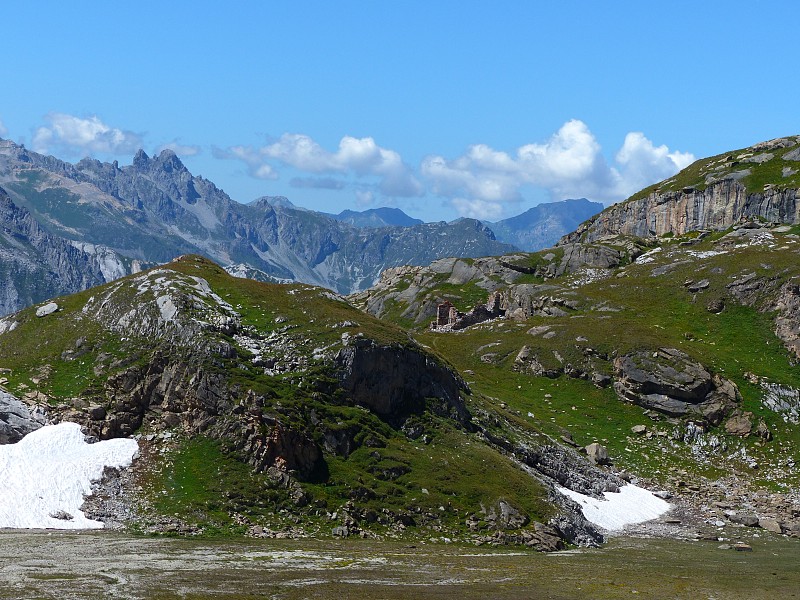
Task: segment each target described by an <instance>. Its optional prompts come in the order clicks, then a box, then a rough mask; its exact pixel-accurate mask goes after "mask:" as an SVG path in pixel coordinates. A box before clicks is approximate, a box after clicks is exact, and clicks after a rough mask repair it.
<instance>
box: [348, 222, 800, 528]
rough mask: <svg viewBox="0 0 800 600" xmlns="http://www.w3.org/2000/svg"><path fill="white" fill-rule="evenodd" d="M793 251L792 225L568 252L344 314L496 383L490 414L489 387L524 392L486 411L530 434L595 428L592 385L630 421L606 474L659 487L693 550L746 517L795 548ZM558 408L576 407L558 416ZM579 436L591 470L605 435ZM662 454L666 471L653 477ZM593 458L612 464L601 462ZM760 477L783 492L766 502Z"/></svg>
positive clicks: (591, 245)
mask: <svg viewBox="0 0 800 600" xmlns="http://www.w3.org/2000/svg"><path fill="white" fill-rule="evenodd" d="M576 239H577V238H576ZM797 239H798V238H797V234H796V229H795V228H793V227H791V226H788V225H776V224H768V223H762V222H760V221H744V222H742V223H737V224H736V225H735V226H734V227H730V228H728V229H727V230H726V231H722V232H718V233H713V232H710V231H708V230H706V231H702V232H697V233H694V232H693V233H691V234H690V235H688V236H685V237H682V238H681V237H675V238H669V237H668V238H662V239H657V240H656V239H652V238H636V237H628V236H609V237H604V238H602V239H601V240H599V241H595V242H581V241H573V242H569V243H567V242H562V244H561V245H560V246H557V247H555V248H552V249H546V250H543V251H541V252H538V253H535V254H532V255H526V254H516V255H511V256H505V257H499V258H487V259H477V260H474V261H464V260H461V261H458V260H452V261H437V262H435V263H432V264H431V265H430V266H428V267H414V268H400V269H393V270H389V271H387V272H385V273H384V275H383V277H382V280H381V282H380V283H379V285H377V286H376V287H374V288H373V289H371V290H367V291H366V292H364V293H361V294H357V295H354V296H352V299H353V301H354V302H356V303H357V304H358V305H360V306H362V307H363V308H364V309H365V310H367V311H369V312H372V313H373V314H376V315H380V316H382V318H385V319H389V320H395V321H398V322H401V323H407V324H409V325H410V326H411V327H412V328H415V329H417V330H418V331H419V332H420V333H419V334H418V335H420V336H422V339H423V340H424V341H425V342H426V343H427V344H430V345H432V346H433V347H436V348H438V349H439V350H440V351H442V352H443V353H444V354H445V356H447V357H448V358H450V359H451V360H453V361H454V363H455V364H456V365H457V366H458V367H459V368H460V369H462V372H467V373H471V374H470V377H469V378H468V379H470V380H473V379H474V380H481V379H484V380H490V381H493V382H495V383H494V385H493V386H489V387H486V386H483V387H478V388H477V389H476V386H477V384H474V385H473V390H474V391H477V393H483V394H485V395H486V397H487V399H489V401H490V402H491V401H492V400H491V398H492V397H495V396H497V395H498V394H500V392H499V391H496V389H495V388H496V387H497V386H498V385H500V386H502V383H500V382H499V381H498V380H500V381H502V380H507V379H509V378H510V377H513V379H512V381H513V382H514V383H516V384H517V385H515V386H513V387H510V389H506V388H503V389H504V391H503V393H502V395H500V397H499V398H497V399H496V400H494V401H495V402H497V403H499V406H500V407H501V408H503V409H504V410H507V411H512V409H511V407H512V406H514V407H516V409H515V410H514V411H512V412H514V413H515V414H517V415H518V416H519V417H523V416H524V415H525V410H526V409H525V408H523V407H531V408H527V411H528V418H530V419H536V420H537V421H539V420H540V419H541V418H542V415H548V414H551V415H554V416H553V417H552V420H553V421H555V422H564V423H569V422H570V419H569V418H567V417H565V416H564V415H569V414H570V411H578V413H577V415H578V416H580V413H581V411H585V412H590V413H596V412H597V408H596V406H597V405H596V404H595V405H592V404H585V398H578V399H576V398H575V395H579V396H587V394H589V393H590V392H589V391H587V388H586V384H589V385H591V386H592V387H594V388H595V389H596V390H598V391H597V392H596V394H595V396H596V399H595V402H610V401H611V400H612V399H613V400H615V401H616V402H618V403H621V405H623V406H628V407H630V408H631V410H632V411H633V412H631V413H630V414H629V413H627V412H625V414H626V415H628V416H626V417H625V419H629V421H628V423H629V424H630V425H629V427H630V429H631V433H629V434H628V435H624V434H622V435H621V434H620V433H619V432H618V431H617V432H606V434H605V435H606V436H609V437H606V438H603V439H606V442H604V445H608V444H611V448H609V449H608V451H607V452H608V460H609V461H610V463H611V465H612V466H611V469H612V470H614V471H616V470H617V469H625V470H626V471H627V472H628V473H635V474H637V475H638V476H639V477H645V479H644V481H648V482H649V485H651V486H654V487H655V486H658V487H656V488H655V489H658V488H659V487H660V488H663V489H664V490H665V492H664V493H665V494H666V495H667V496H668V497H670V498H672V499H673V500H674V501H676V502H678V503H679V505H680V506H681V507H682V508H680V510H677V512H676V514H683V515H684V516H683V517H681V519H683V520H684V521H685V524H687V525H688V526H689V528H690V530H689V532H688V533H687V532H686V531H684V533H686V534H687V535H690V536H692V535H700V536H701V537H702V536H705V535H712V534H713V533H712V532H714V531H716V532H717V533H716V534H713V535H719V536H723V535H729V533H723V532H721V529H720V527H721V528H722V529H726V528H730V527H737V526H741V523H740V521H739V520H737V519H739V517H738V516H737V515H741V514H747V515H755V517H756V521H755V522H756V524H758V523H759V522H760V519H763V520H764V525H762V527H764V528H766V527H769V528H770V530H771V531H774V532H777V533H783V534H789V535H794V533H792V532H795V530H796V527H797V521H798V515H797V514H796V510H795V507H796V506H797V504H798V502H800V498H798V496H797V494H796V492H795V491H793V490H795V486H796V482H797V480H798V479H797V477H798V472H797V469H796V466H795V465H796V461H797V460H798V457H797V456H796V447H797V446H796V445H795V442H793V441H792V440H795V439H796V436H797V433H798V432H797V430H796V429H795V426H794V424H795V423H796V421H797V416H796V415H797V414H798V413H797V410H798V401H797V398H798V397H800V396H798V394H800V392H798V389H800V381H798V380H797V379H796V378H795V377H794V375H793V373H794V369H793V368H792V365H795V364H796V361H797V360H798V359H800V354H798V352H797V349H798V346H797V339H798V331H800V326H798V323H800V312H798V309H797V306H798V302H797V277H798V271H797V262H796V256H797V253H798V251H799V248H800V247H798V245H797V243H798V242H797ZM486 295H489V296H490V298H491V297H492V296H493V295H494V296H498V295H499V298H500V299H499V307H500V309H501V310H499V311H498V313H497V314H492V315H490V316H489V317H488V318H487V319H484V320H483V321H476V322H475V323H471V324H469V326H468V327H466V328H465V329H457V330H456V329H455V328H441V327H432V328H431V329H430V330H429V332H426V333H424V334H423V333H422V331H423V329H427V326H428V324H429V323H431V322H432V321H433V320H434V319H435V318H436V316H437V307H438V306H441V305H443V303H448V305H452V306H453V307H454V309H453V310H458V311H466V310H468V309H469V307H471V306H476V307H480V306H481V303H482V302H484V301H485V298H486ZM476 300H477V301H476ZM661 307H669V308H668V309H667V308H661ZM477 312H478V309H477V308H476V309H474V311H473V313H475V314H477ZM462 314H463V313H462ZM450 336H452V337H453V342H452V343H451V342H449V341H447V339H448V338H449V337H450ZM732 338H733V339H736V340H739V341H737V342H733V341H731V340H732ZM745 339H746V340H748V341H747V342H744V341H743V340H745ZM756 339H758V340H759V341H756ZM775 345H777V348H775ZM749 346H750V347H749ZM756 346H757V347H758V348H760V350H758V351H755V350H753V347H756ZM765 352H769V353H770V354H769V358H764V357H765V354H764V353H765ZM745 365H747V366H746V367H745ZM473 371H474V374H472V372H473ZM479 373H480V374H481V375H479ZM514 374H518V376H514ZM548 380H549V381H551V382H553V383H552V384H548V383H544V382H546V381H548ZM790 381H791V382H792V383H790ZM571 382H575V383H571ZM582 382H585V383H582ZM527 386H539V387H540V389H544V390H548V393H544V392H540V393H538V394H537V393H535V392H534V393H533V394H532V396H533V397H534V398H536V397H537V396H538V398H539V400H533V399H532V398H531V397H530V396H528V395H526V393H525V392H522V391H520V392H517V391H516V389H515V388H517V389H519V390H525V389H526V387H527ZM571 390H574V391H571ZM579 390H580V391H579ZM565 393H566V394H567V397H571V398H572V399H571V400H562V401H561V402H562V404H561V406H562V407H563V408H562V409H561V410H554V408H555V407H556V406H558V405H559V404H558V398H559V397H563V396H564V395H565ZM528 394H530V392H528ZM542 394H543V398H542ZM601 399H602V400H601ZM582 402H584V403H582ZM504 407H507V408H504ZM606 410H609V411H612V412H613V411H614V410H615V409H611V408H609V409H606ZM627 410H628V409H627V408H626V409H625V411H627ZM637 411H639V412H638V413H637ZM609 414H610V413H609ZM637 414H639V415H640V416H639V418H638V419H637V418H636V415H637ZM593 418H594V419H598V418H600V419H603V418H604V416H603V415H602V413H601V414H600V415H598V416H595V417H593ZM617 418H619V416H618V417H617ZM642 418H644V422H645V423H647V422H649V421H652V422H653V423H654V425H653V426H651V425H644V424H642ZM609 419H611V417H609ZM578 422H579V423H580V420H578ZM623 422H624V421H623ZM595 425H598V423H597V421H595ZM563 427H564V428H565V429H567V430H570V429H573V428H574V425H573V426H572V427H569V426H567V425H564V426H563ZM581 428H585V429H588V432H587V431H584V432H583V436H586V435H587V434H588V435H589V436H591V437H588V438H584V440H581V441H577V442H576V441H575V440H576V439H577V438H578V437H579V436H578V435H574V436H573V435H571V434H570V435H566V434H565V435H564V436H563V437H562V441H563V442H564V443H565V444H568V445H575V446H576V447H579V448H584V446H585V450H586V452H587V453H588V454H589V455H590V456H592V455H593V454H594V453H596V452H599V450H598V448H597V447H596V446H595V443H590V442H592V438H594V440H598V438H600V437H601V436H600V435H599V434H598V433H594V434H592V433H591V431H593V430H596V426H595V427H588V428H587V427H586V426H585V425H581ZM600 430H602V426H601V427H600ZM556 431H558V429H556ZM562 431H563V429H562ZM583 436H581V437H583ZM610 436H616V439H617V442H616V443H617V444H619V445H618V446H617V448H616V449H614V448H613V446H614V443H615V442H614V440H613V439H611V437H610ZM600 441H602V439H601V440H600ZM603 451H605V449H603ZM628 453H630V454H628ZM661 455H663V456H665V457H667V456H668V457H670V459H669V461H668V462H669V463H670V464H672V463H673V462H674V463H675V466H674V467H672V468H670V467H667V466H665V465H663V464H659V463H658V461H656V462H650V461H653V460H654V457H655V456H661ZM595 456H597V457H601V460H605V458H603V457H604V456H605V454H602V453H601V454H595ZM634 457H636V458H634ZM647 464H650V466H646V465H647ZM708 469H713V470H715V473H716V475H715V476H713V477H711V476H709V475H708ZM675 473H682V475H678V476H676V475H675ZM754 475H755V477H756V479H757V481H758V482H762V481H766V482H770V483H769V484H767V485H768V487H769V488H772V486H777V487H778V488H779V489H780V490H781V492H780V493H778V494H777V495H776V494H775V493H774V492H769V491H767V490H765V489H764V488H762V487H760V485H759V484H756V482H755V480H754ZM639 480H640V481H643V480H642V479H639ZM731 494H733V495H731ZM731 498H735V499H734V500H732V499H731ZM720 503H721V504H720ZM722 504H725V505H726V506H725V507H722V508H721V506H722ZM673 518H674V517H673ZM679 520H680V519H679ZM751 520H752V519H751ZM748 522H749V521H748ZM685 526H686V525H685ZM667 529H668V528H667ZM726 531H727V529H726ZM698 532H700V533H698ZM681 535H683V533H682V534H681Z"/></svg>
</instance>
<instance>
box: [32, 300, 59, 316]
mask: <svg viewBox="0 0 800 600" xmlns="http://www.w3.org/2000/svg"><path fill="white" fill-rule="evenodd" d="M57 310H58V304H56V303H55V302H48V303H47V304H45V305H44V306H40V307H39V308H37V309H36V316H37V317H46V316H48V315H52V314H53V313H54V312H56V311H57Z"/></svg>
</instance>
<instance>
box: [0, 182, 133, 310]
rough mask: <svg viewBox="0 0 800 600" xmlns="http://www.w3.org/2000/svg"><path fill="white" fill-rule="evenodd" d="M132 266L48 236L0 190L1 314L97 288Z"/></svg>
mask: <svg viewBox="0 0 800 600" xmlns="http://www.w3.org/2000/svg"><path fill="white" fill-rule="evenodd" d="M131 266H132V265H131V263H130V261H128V264H127V265H126V264H124V262H123V261H122V260H121V259H120V258H119V257H118V256H116V255H115V254H114V253H113V252H111V251H104V249H101V248H97V247H95V246H91V247H86V246H84V247H81V246H80V245H78V244H74V243H72V242H70V241H69V240H67V239H65V238H62V237H60V236H57V235H53V234H51V233H49V232H48V231H47V230H46V229H45V228H44V227H43V226H42V225H41V224H39V223H38V222H37V221H36V219H34V218H33V216H32V215H31V214H30V212H29V211H27V210H25V209H24V208H20V207H18V206H16V205H15V204H14V202H13V201H12V200H11V198H9V196H8V194H6V193H5V191H4V190H3V189H2V188H0V314H7V313H9V312H11V311H13V310H17V309H19V308H20V307H22V306H28V305H30V304H34V303H35V302H40V301H42V300H45V299H47V298H51V297H53V296H59V295H62V294H70V293H73V292H77V291H79V290H83V289H86V288H87V287H91V286H93V285H100V284H101V283H104V282H106V281H109V280H111V279H113V278H114V277H119V276H120V275H122V274H124V273H125V272H126V271H127V270H129V269H131Z"/></svg>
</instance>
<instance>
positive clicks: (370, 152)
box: [215, 133, 424, 197]
mask: <svg viewBox="0 0 800 600" xmlns="http://www.w3.org/2000/svg"><path fill="white" fill-rule="evenodd" d="M215 156H216V157H217V158H235V159H238V160H241V161H243V162H245V163H246V164H247V165H248V167H250V172H251V174H255V171H256V170H257V169H259V168H265V169H267V170H268V172H270V173H274V168H273V166H272V165H273V164H274V163H276V162H277V163H280V164H283V165H286V166H289V167H292V168H294V169H296V170H298V171H303V172H307V173H341V174H345V175H352V176H353V177H355V178H364V177H372V178H375V179H376V180H377V183H376V186H377V189H378V190H380V192H381V193H383V194H384V195H386V196H392V197H411V196H420V195H421V194H422V193H423V191H424V189H423V187H422V184H421V183H420V182H419V181H418V180H417V178H416V177H415V175H414V172H413V171H412V169H411V168H410V167H409V166H408V165H406V164H405V163H404V162H403V159H402V158H401V156H400V155H399V154H398V153H397V152H395V151H394V150H387V149H386V148H382V147H380V146H379V145H378V144H376V143H375V140H374V139H373V138H371V137H365V138H355V137H351V136H344V137H343V138H342V139H341V141H340V142H339V147H338V149H337V150H336V151H335V152H329V151H328V150H325V148H323V147H322V146H320V145H319V144H318V143H317V142H316V141H314V140H313V139H312V138H311V137H310V136H307V135H304V134H299V133H284V134H283V135H282V136H281V137H280V138H278V140H276V141H275V142H273V143H271V144H268V145H266V146H262V147H261V148H253V147H250V146H233V147H231V148H228V149H227V150H218V151H216V152H215Z"/></svg>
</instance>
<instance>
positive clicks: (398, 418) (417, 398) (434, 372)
mask: <svg viewBox="0 0 800 600" xmlns="http://www.w3.org/2000/svg"><path fill="white" fill-rule="evenodd" d="M336 365H337V366H336V368H337V370H338V372H339V379H340V382H341V385H342V388H344V390H345V391H346V392H347V394H348V396H349V397H350V398H351V399H352V401H353V402H354V403H355V404H359V405H361V406H366V407H367V408H369V409H370V410H371V411H372V412H374V413H375V414H376V415H378V416H379V417H381V418H382V419H384V420H385V421H386V422H388V423H390V424H392V425H395V426H397V425H400V424H401V423H402V422H403V421H405V419H406V418H407V417H408V416H410V415H412V414H416V413H420V412H422V411H423V410H424V409H425V407H426V400H432V401H433V404H432V405H431V406H430V408H431V409H433V410H435V411H437V412H439V413H441V414H446V415H449V416H451V417H453V418H454V419H455V420H456V421H458V422H460V423H462V424H466V423H467V422H468V421H469V419H470V416H469V412H468V411H467V408H466V406H465V405H464V402H463V400H462V399H461V396H460V391H461V390H466V389H467V388H466V384H465V383H464V382H463V381H462V380H461V379H460V378H459V377H458V376H457V375H456V374H455V373H453V372H452V371H450V370H449V369H447V368H445V367H444V366H442V365H440V364H438V363H437V362H436V361H434V360H433V359H432V358H431V357H430V356H428V355H427V354H423V353H421V352H419V351H415V350H413V349H410V348H406V347H400V346H380V345H377V344H375V343H374V342H372V341H370V340H365V341H356V342H355V343H351V345H349V346H348V347H346V348H343V349H342V350H340V351H339V354H338V355H337V357H336Z"/></svg>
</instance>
